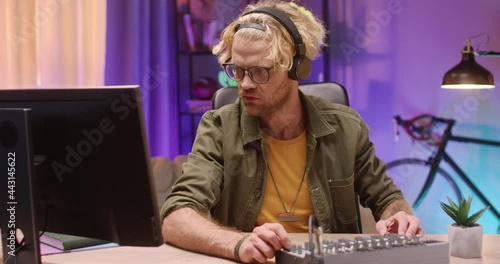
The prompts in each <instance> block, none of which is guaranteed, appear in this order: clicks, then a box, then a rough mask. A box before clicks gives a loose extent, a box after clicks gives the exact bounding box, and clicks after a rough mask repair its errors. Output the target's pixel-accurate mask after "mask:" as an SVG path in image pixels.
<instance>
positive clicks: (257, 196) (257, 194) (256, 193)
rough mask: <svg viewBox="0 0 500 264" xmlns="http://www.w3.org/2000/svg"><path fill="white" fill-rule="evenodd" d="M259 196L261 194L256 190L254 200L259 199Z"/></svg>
mask: <svg viewBox="0 0 500 264" xmlns="http://www.w3.org/2000/svg"><path fill="white" fill-rule="evenodd" d="M260 194H261V192H260V190H256V191H255V192H254V195H255V198H259V197H260Z"/></svg>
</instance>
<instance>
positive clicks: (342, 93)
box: [212, 82, 349, 109]
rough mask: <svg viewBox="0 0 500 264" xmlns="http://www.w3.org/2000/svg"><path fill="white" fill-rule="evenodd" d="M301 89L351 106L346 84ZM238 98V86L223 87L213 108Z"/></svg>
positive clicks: (312, 85)
mask: <svg viewBox="0 0 500 264" xmlns="http://www.w3.org/2000/svg"><path fill="white" fill-rule="evenodd" d="M299 89H300V90H301V91H302V92H303V93H305V94H308V95H314V96H317V97H321V98H324V99H326V100H328V101H330V102H332V103H338V104H343V105H347V106H349V97H348V96H347V92H346V90H345V88H344V86H342V85H340V84H338V83H336V82H322V83H308V84H302V85H299ZM237 98H238V88H237V87H224V88H221V89H219V90H217V92H215V94H214V95H213V97H212V109H219V108H220V107H222V106H223V105H226V104H231V103H234V102H235V101H236V99H237Z"/></svg>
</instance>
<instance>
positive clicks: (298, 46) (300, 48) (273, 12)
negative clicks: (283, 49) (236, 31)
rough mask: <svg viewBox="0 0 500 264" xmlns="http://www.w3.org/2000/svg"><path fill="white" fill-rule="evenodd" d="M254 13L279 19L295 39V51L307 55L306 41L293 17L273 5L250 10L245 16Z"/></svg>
mask: <svg viewBox="0 0 500 264" xmlns="http://www.w3.org/2000/svg"><path fill="white" fill-rule="evenodd" d="M252 13H263V14H267V15H270V16H272V17H273V18H274V19H275V20H276V21H278V22H279V23H280V24H281V25H283V26H284V27H285V28H286V30H287V31H288V34H290V36H291V37H292V39H293V43H294V44H295V52H296V53H297V55H299V56H305V55H306V46H305V45H304V42H303V41H302V36H301V35H300V33H299V30H298V29H297V27H296V26H295V24H294V23H293V21H292V19H290V17H288V15H286V14H285V13H284V12H282V11H280V10H278V9H276V8H272V7H260V8H256V9H254V10H252V11H248V12H246V13H245V14H243V16H245V15H248V14H252Z"/></svg>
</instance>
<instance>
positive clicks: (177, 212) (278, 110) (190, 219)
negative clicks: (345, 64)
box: [162, 0, 423, 262]
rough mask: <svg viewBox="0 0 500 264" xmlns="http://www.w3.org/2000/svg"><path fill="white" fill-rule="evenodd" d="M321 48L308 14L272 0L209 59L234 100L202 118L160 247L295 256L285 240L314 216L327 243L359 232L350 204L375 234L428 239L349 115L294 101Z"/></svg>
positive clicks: (168, 206)
mask: <svg viewBox="0 0 500 264" xmlns="http://www.w3.org/2000/svg"><path fill="white" fill-rule="evenodd" d="M269 7H270V8H271V9H269ZM273 10H274V11H273ZM280 14H281V15H280ZM283 15H284V16H285V17H283ZM287 19H291V21H288V22H290V23H291V24H292V25H290V23H287V21H285V20H287ZM292 21H293V22H292ZM292 27H296V29H295V30H297V31H298V32H299V33H300V35H299V36H292V35H293V32H294V29H293V28H292ZM290 28H292V29H290ZM289 31H290V32H289ZM291 34H292V35H291ZM300 37H301V38H300ZM324 38H325V29H324V27H323V25H322V24H321V22H320V21H319V20H318V19H317V18H316V17H314V16H313V15H312V14H311V13H310V12H309V11H307V10H305V9H304V8H303V7H298V6H297V5H295V4H290V3H287V2H282V1H277V0H276V1H263V2H259V3H256V4H255V5H250V6H248V7H247V8H246V9H245V10H244V11H243V13H242V15H240V16H239V17H238V18H237V19H236V20H235V21H234V22H232V23H231V24H230V25H228V26H227V27H226V29H225V30H224V32H223V36H222V40H221V42H220V43H219V44H218V45H217V46H216V47H215V48H214V54H216V55H217V56H218V57H219V62H220V63H221V64H223V65H224V67H225V69H226V72H227V73H228V76H229V77H230V78H232V79H234V80H236V81H237V82H238V89H239V96H240V98H239V99H238V101H237V102H236V103H235V104H231V105H228V106H224V107H222V108H221V109H219V110H215V111H209V112H207V113H205V114H204V115H203V117H202V120H201V121H200V124H199V127H198V133H197V137H196V140H195V142H194V145H193V149H192V152H191V153H190V154H189V156H188V160H187V162H186V163H185V164H184V166H183V175H182V177H181V178H180V179H179V180H178V181H177V182H176V184H175V185H174V187H173V190H172V192H171V194H170V195H169V196H168V197H167V200H166V202H165V204H164V206H163V208H162V217H164V221H163V231H162V233H163V237H164V240H165V242H167V243H171V244H173V245H176V246H179V247H181V248H185V249H188V250H192V251H196V252H202V253H205V254H210V255H215V256H219V257H224V258H228V259H234V260H236V261H241V262H254V261H257V262H265V261H266V260H267V259H268V258H272V257H273V256H274V252H275V251H276V250H279V249H282V248H289V247H290V246H291V241H290V238H289V236H288V233H287V232H307V230H308V217H309V215H311V214H315V215H316V217H317V219H318V220H319V222H320V224H321V226H322V228H323V230H324V231H325V232H338V233H355V232H359V230H358V228H357V216H356V205H355V203H354V197H355V194H358V195H359V197H360V201H361V203H362V204H364V205H367V206H369V207H370V208H371V209H372V212H373V214H374V216H375V218H376V219H377V220H379V221H378V222H377V226H376V227H377V231H378V232H379V233H380V234H382V235H384V234H385V233H387V232H394V233H400V234H407V235H409V234H415V233H419V234H423V231H422V229H421V228H420V227H419V220H418V218H416V217H415V216H412V215H411V208H410V206H409V205H408V203H407V202H406V201H405V200H404V199H403V196H402V193H401V192H400V191H399V189H398V188H397V187H396V186H395V185H394V184H393V182H392V180H390V179H389V178H388V177H387V176H386V174H385V164H384V163H383V162H382V161H380V160H379V159H378V158H377V157H376V156H375V153H374V152H375V150H374V147H373V144H372V143H371V142H370V141H369V139H368V127H367V125H366V124H365V123H364V122H363V121H362V119H361V118H360V117H359V115H358V114H357V113H356V111H354V110H353V109H351V108H349V107H347V106H343V105H338V104H331V103H329V102H327V101H325V100H323V99H321V98H317V97H311V96H305V95H304V94H303V93H301V92H300V91H299V89H298V80H300V79H303V78H305V77H307V75H308V74H309V72H308V71H309V69H308V67H309V66H310V65H308V59H312V58H316V57H317V56H318V55H319V53H320V51H321V47H322V45H324ZM301 42H303V44H304V45H301ZM301 53H302V54H301ZM243 232H247V235H245V234H244V233H243Z"/></svg>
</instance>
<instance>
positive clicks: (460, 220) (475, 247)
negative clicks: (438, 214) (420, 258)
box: [440, 196, 489, 258]
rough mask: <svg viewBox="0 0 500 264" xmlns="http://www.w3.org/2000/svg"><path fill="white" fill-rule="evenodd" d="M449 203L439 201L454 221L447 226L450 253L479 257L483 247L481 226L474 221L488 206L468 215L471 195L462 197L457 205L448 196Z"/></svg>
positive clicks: (455, 255) (458, 255)
mask: <svg viewBox="0 0 500 264" xmlns="http://www.w3.org/2000/svg"><path fill="white" fill-rule="evenodd" d="M447 198H448V202H449V204H445V203H443V202H440V204H441V208H443V210H444V211H445V212H446V214H448V215H449V216H450V217H451V218H452V219H453V220H454V221H455V223H454V224H450V225H449V226H448V242H449V243H450V255H451V256H454V257H460V258H480V257H481V251H482V248H483V226H482V225H480V224H478V223H476V222H477V220H479V218H480V217H481V216H482V215H483V214H484V212H485V211H486V210H487V209H488V208H489V206H487V207H485V208H483V209H481V210H479V211H478V212H476V213H474V214H472V215H469V211H470V205H471V202H472V197H470V196H469V197H468V198H467V199H465V198H462V199H461V200H460V201H459V203H458V205H457V204H456V203H455V202H453V200H452V199H451V198H450V197H447Z"/></svg>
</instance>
